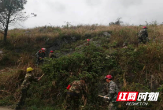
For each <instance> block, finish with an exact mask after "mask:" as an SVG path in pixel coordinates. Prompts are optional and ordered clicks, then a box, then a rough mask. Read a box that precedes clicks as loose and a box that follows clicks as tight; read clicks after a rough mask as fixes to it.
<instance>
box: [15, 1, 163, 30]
mask: <svg viewBox="0 0 163 110" xmlns="http://www.w3.org/2000/svg"><path fill="white" fill-rule="evenodd" d="M162 10H163V0H27V4H26V5H25V11H26V12H27V13H28V14H30V13H36V14H37V17H31V18H29V19H28V20H26V21H25V22H22V23H19V24H20V25H22V26H23V28H33V27H38V26H45V25H49V26H50V25H52V26H62V25H65V24H66V22H70V24H71V25H79V24H83V25H84V24H102V25H108V24H109V23H110V22H114V21H115V20H116V19H117V18H122V19H121V21H123V22H124V24H130V25H132V24H134V25H139V24H145V21H147V22H149V23H150V22H153V21H157V22H158V23H162V22H163V19H162V18H163V11H162ZM15 27H16V28H17V27H20V26H19V25H16V26H15ZM20 28H22V27H20Z"/></svg>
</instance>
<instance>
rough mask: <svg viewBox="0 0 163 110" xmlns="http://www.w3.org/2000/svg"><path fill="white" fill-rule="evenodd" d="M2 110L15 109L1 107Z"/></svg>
mask: <svg viewBox="0 0 163 110" xmlns="http://www.w3.org/2000/svg"><path fill="white" fill-rule="evenodd" d="M0 110H14V109H11V108H9V107H0Z"/></svg>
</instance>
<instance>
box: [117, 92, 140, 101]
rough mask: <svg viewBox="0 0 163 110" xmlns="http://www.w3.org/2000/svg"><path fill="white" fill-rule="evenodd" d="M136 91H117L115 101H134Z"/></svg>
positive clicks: (136, 94)
mask: <svg viewBox="0 0 163 110" xmlns="http://www.w3.org/2000/svg"><path fill="white" fill-rule="evenodd" d="M137 96H138V92H118V96H117V100H116V101H136V100H137Z"/></svg>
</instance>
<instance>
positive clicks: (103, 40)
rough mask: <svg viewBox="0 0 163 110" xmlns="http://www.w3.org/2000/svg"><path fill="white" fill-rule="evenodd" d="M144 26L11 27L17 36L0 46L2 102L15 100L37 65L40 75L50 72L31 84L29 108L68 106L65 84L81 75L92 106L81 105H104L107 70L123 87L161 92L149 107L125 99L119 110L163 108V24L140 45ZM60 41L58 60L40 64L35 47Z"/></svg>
mask: <svg viewBox="0 0 163 110" xmlns="http://www.w3.org/2000/svg"><path fill="white" fill-rule="evenodd" d="M140 28H141V27H136V26H116V25H113V26H109V27H107V26H95V25H92V26H76V27H73V26H72V27H65V28H59V27H41V28H34V29H30V30H28V31H29V33H25V32H26V31H27V30H18V29H15V30H10V31H9V35H10V36H12V37H10V38H9V42H8V45H2V43H1V44H0V47H1V49H2V50H3V52H4V53H3V55H2V56H0V57H2V58H0V69H2V71H1V73H0V88H2V91H1V89H0V93H1V94H0V105H11V104H15V101H17V100H18V97H19V86H20V84H21V82H22V81H23V78H24V75H25V69H26V67H28V66H32V67H34V68H35V73H36V76H40V75H41V74H42V73H44V74H45V76H44V77H43V78H42V79H41V80H40V82H39V83H35V82H34V83H32V85H31V87H30V89H29V91H28V96H27V99H26V105H25V106H27V107H28V109H29V110H52V109H53V110H54V108H55V110H63V109H64V102H65V95H66V87H67V85H68V84H69V83H70V82H71V81H73V80H74V79H79V78H85V79H86V83H87V85H88V89H89V90H88V93H87V98H88V99H87V105H86V106H85V107H83V108H82V109H83V110H88V109H91V110H92V109H93V110H99V109H105V106H103V105H102V101H101V99H100V98H98V97H97V94H98V91H99V90H100V85H101V83H103V82H104V80H103V78H104V76H105V75H107V74H112V75H113V76H114V81H115V82H116V83H117V84H118V86H119V88H120V91H138V92H156V91H158V92H160V95H159V101H158V102H150V103H149V105H148V106H126V103H124V102H121V103H119V110H126V109H128V110H133V109H135V110H140V109H143V110H146V109H151V110H155V109H157V110H161V109H162V108H163V104H162V100H163V97H162V92H163V85H162V84H163V70H162V65H163V64H162V62H163V48H162V47H163V44H162V34H163V26H153V25H151V26H149V27H148V29H149V38H150V39H151V40H150V42H149V43H148V44H146V45H143V44H140V45H138V42H137V32H138V30H139V29H140ZM154 29H155V30H154ZM156 29H158V30H156ZM103 32H112V33H111V37H108V36H105V35H103ZM158 33H159V34H158ZM0 37H1V36H0ZM87 38H89V39H91V41H90V45H89V46H86V39H87ZM48 39H50V40H48ZM73 39H75V40H73ZM56 40H57V41H58V42H60V46H59V47H60V48H59V49H58V50H56V51H55V54H57V57H58V58H56V59H54V60H52V59H48V58H46V59H47V60H46V62H45V63H44V65H40V66H39V67H37V66H35V60H36V59H35V56H34V55H35V53H36V51H37V50H38V49H40V48H41V47H46V48H50V47H52V46H53V45H54V43H56ZM1 42H2V41H1ZM124 42H127V43H128V46H127V48H123V47H122V46H123V43H124ZM82 105H83V101H82V100H81V106H82Z"/></svg>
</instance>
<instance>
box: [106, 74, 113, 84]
mask: <svg viewBox="0 0 163 110" xmlns="http://www.w3.org/2000/svg"><path fill="white" fill-rule="evenodd" d="M112 79H113V76H112V75H106V76H105V80H106V82H108V83H109V82H110V81H111V80H112Z"/></svg>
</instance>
